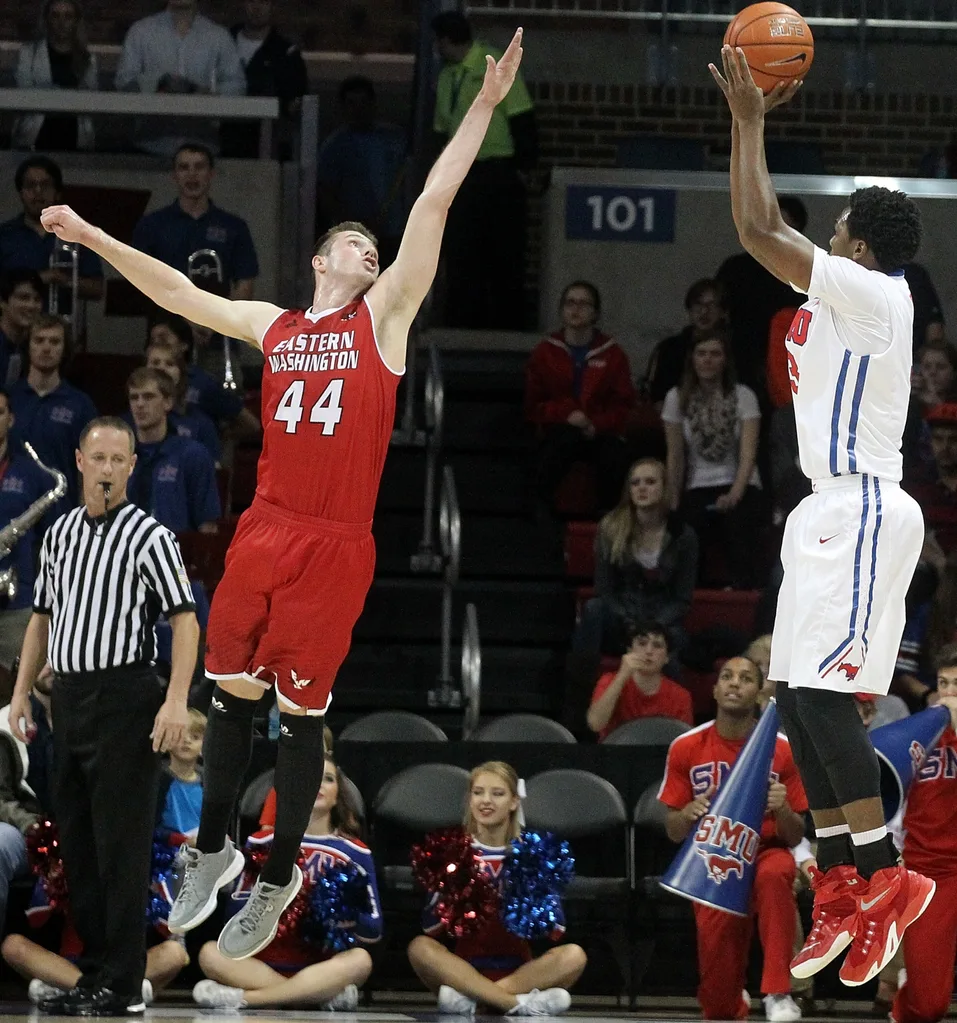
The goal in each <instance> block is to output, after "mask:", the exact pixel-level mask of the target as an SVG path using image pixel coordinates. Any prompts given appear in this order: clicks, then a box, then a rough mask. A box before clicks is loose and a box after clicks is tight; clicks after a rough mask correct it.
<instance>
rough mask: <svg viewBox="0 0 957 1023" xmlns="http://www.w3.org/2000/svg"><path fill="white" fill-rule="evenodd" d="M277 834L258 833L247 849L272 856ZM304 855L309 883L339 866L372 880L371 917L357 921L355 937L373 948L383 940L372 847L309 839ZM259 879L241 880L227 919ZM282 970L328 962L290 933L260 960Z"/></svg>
mask: <svg viewBox="0 0 957 1023" xmlns="http://www.w3.org/2000/svg"><path fill="white" fill-rule="evenodd" d="M272 840H273V832H272V829H269V830H268V831H257V832H256V833H255V834H253V835H250V836H249V839H248V840H247V842H246V848H247V849H248V850H250V851H251V852H255V851H262V852H268V851H269V850H270V848H271V847H272ZM299 851H300V855H301V856H302V858H303V859H304V860H305V865H304V867H303V875H304V877H305V880H306V883H308V882H309V881H313V882H314V881H315V880H316V879H317V878H318V877H319V875H320V874H321V873H322V872H323V871H324V870H326V869H328V868H330V867H335V866H336V865H337V864H346V863H354V864H355V865H356V866H357V867H358V868H359V869H360V870H361V871H362V872H363V874H365V876H366V877H367V878H368V881H369V884H368V892H369V905H370V907H371V909H370V910H369V912H368V913H360V914H359V917H358V919H357V920H356V921H355V928H354V929H353V932H352V933H353V934H355V936H356V938H357V939H358V940H359V941H360V942H362V943H363V944H365V945H371V944H374V943H375V942H377V941H378V940H379V939H380V938H381V937H382V913H381V911H380V909H379V886H378V883H377V882H376V876H375V864H374V863H373V861H372V852H371V851H370V849H369V847H368V846H367V845H365V844H364V843H363V842H360V841H359V839H357V838H347V837H345V836H344V835H305V836H304V837H303V840H302V845H301V846H300V849H299ZM255 880H256V879H255V876H254V875H253V874H251V873H250V872H249V871H247V872H246V873H244V874H243V876H242V877H241V878H240V881H239V885H238V886H237V888H236V890H235V891H234V892H233V894H232V896H231V897H230V899H229V902H228V904H227V906H226V916H227V917H230V916H232V915H233V914H235V913H237V912H238V911H239V910H240V909H241V908H242V905H243V903H244V902H245V901H246V899H248V898H249V893H250V891H252V888H253V885H254V884H255ZM256 958H257V959H261V960H262V961H263V962H264V963H268V964H269V965H270V966H273V967H275V968H277V969H280V970H296V969H302V967H304V966H308V965H309V964H310V963H317V962H319V961H320V960H322V959H328V958H329V955H328V953H324V952H323V951H322V949H321V948H320V947H319V946H317V945H310V944H307V943H306V942H305V941H303V940H302V938H300V937H299V934H298V931H296V930H295V929H294V928H292V929H290V933H288V934H284V935H280V936H278V937H276V938H274V939H273V941H272V942H271V943H270V944H269V945H267V946H266V947H265V948H264V949H263V950H262V951H261V952H260V953H259V954H258V955H257V956H256Z"/></svg>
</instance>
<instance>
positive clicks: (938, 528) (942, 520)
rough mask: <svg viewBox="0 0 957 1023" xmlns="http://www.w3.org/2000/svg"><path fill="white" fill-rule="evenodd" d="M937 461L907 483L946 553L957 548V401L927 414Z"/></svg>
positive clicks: (926, 521)
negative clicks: (926, 470)
mask: <svg viewBox="0 0 957 1023" xmlns="http://www.w3.org/2000/svg"><path fill="white" fill-rule="evenodd" d="M926 421H927V424H928V426H929V427H930V443H931V450H932V451H933V456H934V463H933V466H932V468H931V471H930V473H926V474H924V476H923V478H920V477H915V478H913V479H911V480H909V481H908V482H907V483H906V489H907V490H908V491H909V492H910V494H911V496H912V497H913V498H914V499H915V500H916V501H917V503H918V504H919V505H920V506H921V510H922V511H923V513H924V523H925V525H926V527H927V530H928V532H932V533H933V534H934V537H935V538H936V540H937V542H938V544H940V548H941V550H942V551H943V553H944V555H945V556H949V555H950V554H951V552H953V551H954V550H957V402H948V403H946V404H943V405H938V406H937V407H936V408H934V409H932V410H931V411H930V412H928V413H927V417H926Z"/></svg>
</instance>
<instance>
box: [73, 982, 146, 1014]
mask: <svg viewBox="0 0 957 1023" xmlns="http://www.w3.org/2000/svg"><path fill="white" fill-rule="evenodd" d="M145 1011H146V1003H145V1002H144V1001H143V995H142V994H136V995H123V994H118V993H117V992H116V991H111V990H110V989H109V988H108V987H98V988H97V989H96V990H95V991H94V992H93V995H92V996H91V997H90V998H89V999H88V1000H87V1001H85V1002H81V1003H78V1005H77V1008H76V1011H75V1012H73V1013H71V1015H73V1016H142V1015H143V1013H144V1012H145Z"/></svg>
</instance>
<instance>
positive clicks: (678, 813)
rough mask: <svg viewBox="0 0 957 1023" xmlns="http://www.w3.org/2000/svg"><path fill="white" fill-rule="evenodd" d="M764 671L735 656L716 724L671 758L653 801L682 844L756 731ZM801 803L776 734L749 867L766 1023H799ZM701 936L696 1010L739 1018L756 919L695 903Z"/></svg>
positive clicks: (717, 693)
mask: <svg viewBox="0 0 957 1023" xmlns="http://www.w3.org/2000/svg"><path fill="white" fill-rule="evenodd" d="M761 685H762V676H761V671H760V669H759V668H758V667H757V665H756V664H754V663H753V662H752V661H750V660H748V659H747V658H746V657H732V658H731V659H730V660H729V661H727V662H726V663H725V664H724V666H723V667H722V669H721V671H720V673H719V675H718V681H717V683H716V684H715V687H714V698H715V703H716V704H717V716H716V717H715V720H714V721H713V722H710V723H709V724H707V725H702V726H701V727H699V728H695V729H693V730H692V731H690V732H686V733H685V734H684V735H679V736H678V738H677V739H675V740H674V742H672V744H671V747H670V748H669V750H668V761H667V766H666V768H665V778H664V781H663V782H662V785H661V791H660V792H659V793H658V798H659V799H660V800H661V802H662V803H664V804H665V806H666V807H667V808H668V816H667V819H666V823H665V829H666V831H667V833H668V837H669V838H670V839H671V840H672V842H683V841H684V840H685V839H686V838H687V837H688V834H689V833H690V832H691V831H692V830H693V829H694V828H695V827H697V822H698V819H699V818H700V817H702V816H704V815H705V814H706V813H707V812H708V805H709V803H710V800H711V797H712V796H713V795H714V793H715V790H716V789H717V788H718V786H719V785H720V784H721V782H722V781H723V780H724V778H725V777H726V775H727V773H728V771H729V770H730V769H731V768H732V767H733V766H734V762H735V761H736V760H737V758H738V755H739V754H740V752H741V750H742V748H743V747H744V744H745V742H746V741H747V738H748V736H749V735H750V734H751V730H752V728H753V727H754V724H755V720H756V718H755V711H756V709H757V706H758V694H759V693H760V691H761ZM807 809H808V804H807V797H806V796H805V794H804V788H803V786H802V785H801V779H800V777H799V775H798V772H797V768H796V766H795V764H794V759H793V757H792V755H791V748H790V746H789V744H788V741H787V739H785V738H784V737H783V736H781V735H779V736H778V738H777V744H776V746H775V751H774V759H773V762H772V767H771V781H770V784H769V787H768V802H767V811H766V813H765V817H764V823H763V825H762V828H761V843H760V845H759V847H758V856H757V860H756V863H755V876H754V889H753V893H752V896H751V905H752V908H753V911H754V915H756V916H757V918H758V933H759V935H760V938H761V946H762V948H763V950H764V969H763V972H762V977H761V990H762V991H763V992H764V996H765V997H764V1011H765V1016H766V1018H767V1019H768V1020H769V1021H772V1023H774V1021H785V1020H797V1019H800V1018H801V1014H800V1010H799V1009H798V1007H797V1005H795V1003H794V1001H793V999H792V998H791V994H790V991H791V973H790V969H789V966H790V962H791V955H792V949H793V947H794V928H795V913H794V893H793V885H794V879H795V876H796V873H797V866H796V864H795V861H794V858H793V856H792V855H791V847H793V846H795V845H797V844H798V843H799V842H800V841H801V839H802V838H803V837H804V818H803V816H802V815H803V814H804V813H806V812H807ZM694 915H695V923H696V925H697V932H698V972H699V976H700V985H699V987H698V1002H699V1004H700V1005H701V1009H702V1013H703V1015H704V1018H705V1019H745V1018H747V1015H748V1003H747V1002H745V1001H744V1000H743V999H742V990H743V988H744V984H745V978H746V974H747V965H748V958H749V956H748V953H749V949H750V945H751V934H752V926H753V920H752V918H751V917H738V916H733V915H732V914H730V913H725V912H722V911H721V910H717V909H711V908H710V907H708V906H705V905H702V904H698V903H695V905H694Z"/></svg>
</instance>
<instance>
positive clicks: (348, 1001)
mask: <svg viewBox="0 0 957 1023" xmlns="http://www.w3.org/2000/svg"><path fill="white" fill-rule="evenodd" d="M273 834H274V832H273V829H272V828H263V829H262V830H260V831H258V832H256V834H254V835H252V836H251V837H250V839H249V842H248V848H249V850H250V852H255V853H258V854H260V855H262V854H263V853H265V852H268V850H269V848H270V847H271V843H272V840H273ZM300 853H301V857H302V860H301V861H300V862H303V873H304V874H305V875H306V877H307V878H308V880H309V881H311V882H312V883H315V882H316V880H317V879H318V878H319V877H320V876H321V875H322V873H323V872H324V871H325V870H326V869H328V868H329V867H330V866H332V865H335V866H344V865H346V864H349V863H354V864H355V865H356V866H357V867H358V868H359V870H360V871H361V872H362V873H363V874H364V875H365V876H366V879H367V882H368V883H367V891H368V894H369V908H368V909H367V910H364V911H361V912H360V913H359V915H358V917H357V918H356V919H355V920H354V921H348V922H347V921H343V924H342V926H344V927H345V926H349V924H350V923H351V925H352V926H351V928H350V929H351V931H352V933H353V934H354V935H355V937H356V938H357V939H358V940H357V943H356V945H355V946H354V947H352V948H347V949H345V950H344V951H342V952H336V953H334V954H332V955H327V954H324V953H323V950H322V947H321V945H316V944H312V943H308V942H306V941H305V940H304V939H303V938H302V937H301V936H300V932H299V928H298V927H296V926H292V927H290V928H289V931H288V932H287V933H285V934H283V933H282V928H280V934H279V935H278V936H277V937H276V938H274V939H273V941H272V943H271V944H269V945H267V946H266V948H264V949H263V950H262V951H261V952H259V953H257V955H256V956H255V957H254V958H252V959H245V960H243V961H242V962H236V961H235V960H233V959H227V958H226V957H225V956H224V955H223V954H222V953H221V952H220V951H219V950H218V949H217V947H216V943H215V942H214V941H209V942H207V943H206V944H205V945H203V947H202V949H201V950H200V953H199V965H200V967H201V968H202V970H203V973H205V974H206V976H207V977H209V978H210V979H209V980H201V981H200V982H199V983H198V984H197V985H196V987H195V988H193V998H194V999H195V1000H196V1001H197V1002H198V1003H199V1004H200V1005H203V1006H207V1007H210V1008H216V1009H245V1008H250V1009H253V1008H260V1007H265V1006H276V1005H304V1004H308V1003H313V1004H315V1003H318V1008H321V1009H324V1010H326V1011H329V1010H341V1011H344V1012H354V1011H355V1010H356V1008H357V1007H358V1004H359V986H360V985H362V984H364V983H365V982H366V980H367V978H368V976H369V974H370V973H371V972H372V957H371V956H370V955H369V953H368V952H367V951H366V950H365V948H364V947H363V946H364V945H372V944H375V942H377V941H379V939H380V938H381V937H382V913H381V912H380V909H379V892H378V886H377V884H376V876H375V864H374V862H373V859H372V853H371V852H370V851H369V848H368V846H366V845H365V844H364V843H363V842H361V841H360V839H359V822H358V819H357V817H356V811H355V808H354V807H353V806H352V805H351V804H350V802H349V799H348V796H347V789H346V785H345V782H344V779H343V776H342V772H341V771H340V770H339V768H338V767H337V766H336V764H335V762H334V761H333V760H332V759H331V754H329V753H328V752H327V754H326V766H325V772H324V774H323V778H322V785H321V787H320V789H319V793H318V795H317V796H316V802H315V805H314V806H313V808H312V816H311V817H310V818H309V824H308V825H307V827H306V833H305V835H304V836H303V840H302V848H301V850H300ZM257 873H258V871H255V870H248V871H247V872H246V874H245V875H244V877H243V880H242V882H241V883H240V886H239V889H238V891H237V892H236V893H235V894H234V895H233V897H232V898H231V899H230V900H229V910H231V911H232V912H233V913H235V912H236V911H237V910H238V909H239V908H240V907H241V906H242V905H243V901H242V900H243V899H245V898H248V897H249V892H250V889H251V888H252V887H253V884H254V883H255V880H256V874H257ZM229 910H227V912H229Z"/></svg>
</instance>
